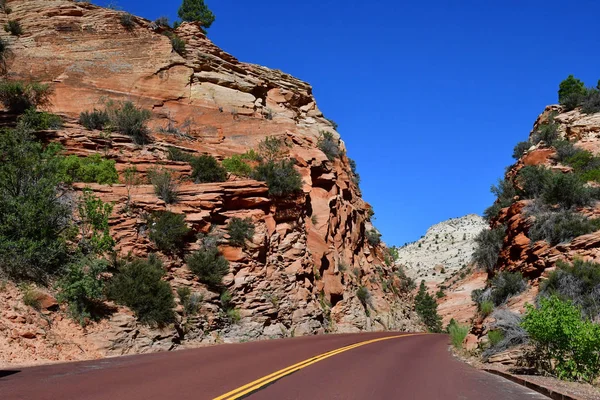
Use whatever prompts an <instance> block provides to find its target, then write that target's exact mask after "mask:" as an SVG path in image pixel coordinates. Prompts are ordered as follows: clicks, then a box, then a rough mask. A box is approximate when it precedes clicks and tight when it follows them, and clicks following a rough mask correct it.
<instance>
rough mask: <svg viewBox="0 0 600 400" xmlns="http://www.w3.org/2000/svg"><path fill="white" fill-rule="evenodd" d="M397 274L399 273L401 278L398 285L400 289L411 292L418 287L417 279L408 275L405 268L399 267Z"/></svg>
mask: <svg viewBox="0 0 600 400" xmlns="http://www.w3.org/2000/svg"><path fill="white" fill-rule="evenodd" d="M396 275H398V279H399V280H400V285H399V287H398V289H400V291H402V292H404V293H409V292H412V291H413V290H415V289H416V288H417V284H416V283H415V280H414V279H412V278H411V277H410V276H408V275H406V272H404V269H403V268H400V269H398V272H396Z"/></svg>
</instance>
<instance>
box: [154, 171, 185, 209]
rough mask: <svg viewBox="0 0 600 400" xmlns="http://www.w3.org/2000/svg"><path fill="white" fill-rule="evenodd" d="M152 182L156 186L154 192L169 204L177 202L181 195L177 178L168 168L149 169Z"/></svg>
mask: <svg viewBox="0 0 600 400" xmlns="http://www.w3.org/2000/svg"><path fill="white" fill-rule="evenodd" d="M148 177H149V178H150V183H152V186H153V187H154V193H155V194H156V195H157V196H158V197H159V198H160V199H162V200H163V201H164V202H165V203H167V204H173V203H175V202H177V198H178V197H179V195H178V193H177V189H178V185H177V182H176V181H175V178H174V177H173V175H172V174H171V171H169V170H168V169H166V168H161V169H158V168H154V169H151V170H150V171H148Z"/></svg>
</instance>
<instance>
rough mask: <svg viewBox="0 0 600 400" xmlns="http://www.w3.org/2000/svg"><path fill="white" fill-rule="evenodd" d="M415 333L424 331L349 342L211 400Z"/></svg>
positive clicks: (230, 397) (238, 394)
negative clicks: (372, 345) (352, 351)
mask: <svg viewBox="0 0 600 400" xmlns="http://www.w3.org/2000/svg"><path fill="white" fill-rule="evenodd" d="M416 335H424V333H411V334H408V335H396V336H388V337H384V338H379V339H371V340H366V341H364V342H359V343H355V344H351V345H349V346H345V347H341V348H339V349H335V350H331V351H328V352H327V353H323V354H320V355H317V356H314V357H311V358H309V359H306V360H304V361H301V362H299V363H297V364H294V365H291V366H289V367H286V368H283V369H280V370H279V371H275V372H273V373H272V374H269V375H267V376H264V377H262V378H259V379H257V380H255V381H252V382H250V383H248V384H246V385H244V386H240V387H239V388H237V389H234V390H232V391H230V392H227V393H225V394H223V395H221V396H219V397H215V398H214V399H213V400H235V399H240V398H242V397H244V396H245V395H247V394H249V393H252V392H254V391H256V390H258V389H260V388H262V387H264V386H266V385H268V384H269V383H271V382H274V381H276V380H278V379H281V378H283V377H284V376H286V375H290V374H292V373H294V372H296V371H299V370H301V369H302V368H306V367H308V366H309V365H312V364H315V363H318V362H319V361H323V360H325V359H326V358H329V357H333V356H335V355H336V354H340V353H343V352H345V351H348V350H352V349H354V348H357V347H361V346H364V345H367V344H371V343H375V342H381V341H383V340H390V339H397V338H403V337H409V336H416Z"/></svg>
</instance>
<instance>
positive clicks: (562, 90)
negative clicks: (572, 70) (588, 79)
mask: <svg viewBox="0 0 600 400" xmlns="http://www.w3.org/2000/svg"><path fill="white" fill-rule="evenodd" d="M585 93H586V89H585V85H584V84H583V82H582V81H580V80H579V79H577V78H575V77H574V76H573V75H569V76H568V77H567V79H565V80H564V81H562V82H561V83H560V86H559V89H558V102H559V103H560V104H561V105H563V106H565V108H566V109H567V110H572V109H574V108H575V107H577V106H578V105H579V103H580V101H581V98H582V97H583V96H585Z"/></svg>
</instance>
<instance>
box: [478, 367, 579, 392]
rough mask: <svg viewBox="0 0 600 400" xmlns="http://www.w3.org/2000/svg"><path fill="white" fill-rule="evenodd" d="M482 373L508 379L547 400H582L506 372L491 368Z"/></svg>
mask: <svg viewBox="0 0 600 400" xmlns="http://www.w3.org/2000/svg"><path fill="white" fill-rule="evenodd" d="M483 371H485V372H487V373H490V374H493V375H497V376H500V377H502V378H504V379H508V380H509V381H511V382H514V383H516V384H518V385H521V386H524V387H526V388H528V389H531V390H535V391H536V392H538V393H540V394H543V395H544V396H548V397H549V398H551V399H553V400H582V399H580V398H579V397H573V396H571V395H568V394H564V393H561V392H557V391H554V390H552V389H550V388H547V387H545V386H542V385H540V384H537V383H534V382H531V381H528V380H527V379H524V378H521V377H519V376H516V375H513V374H509V373H508V372H504V371H500V370H497V369H492V368H483Z"/></svg>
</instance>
